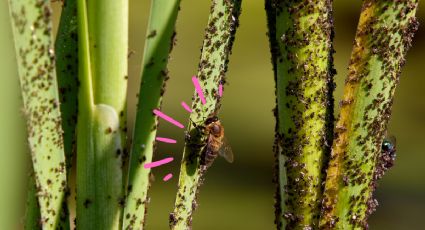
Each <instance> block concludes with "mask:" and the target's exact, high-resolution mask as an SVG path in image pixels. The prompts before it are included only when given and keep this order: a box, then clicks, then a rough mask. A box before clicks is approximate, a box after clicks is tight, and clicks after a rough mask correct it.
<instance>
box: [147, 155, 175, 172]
mask: <svg viewBox="0 0 425 230" xmlns="http://www.w3.org/2000/svg"><path fill="white" fill-rule="evenodd" d="M173 160H174V158H172V157H167V158H164V159H162V160H159V161H154V162H151V163H146V164H145V165H143V168H145V169H150V168H155V167H158V166H161V165H164V164H168V163H170V162H171V161H173Z"/></svg>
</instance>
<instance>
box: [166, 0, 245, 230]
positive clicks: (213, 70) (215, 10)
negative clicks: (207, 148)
mask: <svg viewBox="0 0 425 230" xmlns="http://www.w3.org/2000/svg"><path fill="white" fill-rule="evenodd" d="M240 6H241V1H240V0H231V1H228V0H218V1H216V0H213V1H212V6H211V12H210V16H209V19H208V26H207V28H206V34H205V38H204V42H203V47H202V53H201V60H200V64H199V70H198V75H197V77H198V79H199V82H200V85H201V87H202V89H203V93H204V96H205V99H206V104H204V105H203V104H202V102H201V100H200V98H199V96H197V95H196V93H195V96H194V98H195V99H194V101H193V103H192V111H193V112H192V113H191V114H190V122H189V126H188V127H187V132H188V134H189V136H190V137H189V138H188V139H187V140H186V143H185V148H184V150H183V159H182V162H181V168H180V176H179V182H178V191H177V195H176V201H175V206H174V211H173V212H172V213H171V214H170V227H171V229H190V228H191V225H192V213H193V212H194V211H195V209H196V206H197V203H196V196H197V193H198V188H199V186H200V185H201V183H202V179H201V177H202V176H203V175H201V174H202V173H201V170H200V168H201V165H200V156H201V152H202V149H203V148H202V147H200V146H201V145H203V144H205V141H206V138H207V136H206V134H205V133H202V132H200V131H199V127H203V126H204V123H205V120H206V118H208V117H209V116H211V115H215V114H217V113H218V110H219V107H220V97H219V96H218V86H219V84H220V83H224V82H225V73H226V71H227V65H228V61H229V56H230V52H231V49H232V45H233V40H234V36H235V32H236V28H237V25H238V18H239V14H240ZM193 122H195V124H194V123H193ZM195 125H196V126H197V127H198V128H196V127H195Z"/></svg>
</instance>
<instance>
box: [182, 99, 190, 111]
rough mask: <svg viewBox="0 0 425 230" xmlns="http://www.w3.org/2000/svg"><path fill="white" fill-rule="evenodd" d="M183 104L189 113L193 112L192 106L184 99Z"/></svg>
mask: <svg viewBox="0 0 425 230" xmlns="http://www.w3.org/2000/svg"><path fill="white" fill-rule="evenodd" d="M182 106H183V108H184V109H185V110H186V111H188V112H189V113H191V112H192V110H191V109H190V107H189V106H188V105H187V104H186V102H184V101H182Z"/></svg>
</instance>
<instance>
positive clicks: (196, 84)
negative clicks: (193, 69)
mask: <svg viewBox="0 0 425 230" xmlns="http://www.w3.org/2000/svg"><path fill="white" fill-rule="evenodd" d="M192 82H193V84H194V85H195V89H196V92H197V93H198V96H199V98H201V102H202V104H204V105H205V103H207V101H206V100H205V97H204V93H202V88H201V86H200V85H199V81H198V78H196V76H193V77H192Z"/></svg>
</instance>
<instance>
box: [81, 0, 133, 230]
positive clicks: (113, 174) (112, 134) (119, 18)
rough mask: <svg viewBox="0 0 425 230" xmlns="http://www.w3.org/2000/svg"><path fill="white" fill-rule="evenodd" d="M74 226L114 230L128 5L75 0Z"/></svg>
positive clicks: (122, 136) (119, 180)
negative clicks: (77, 63)
mask: <svg viewBox="0 0 425 230" xmlns="http://www.w3.org/2000/svg"><path fill="white" fill-rule="evenodd" d="M77 13H78V16H77V18H78V28H79V29H78V44H79V46H78V50H79V58H78V59H79V80H80V84H81V85H80V92H79V96H78V102H79V109H78V124H77V194H78V195H77V228H78V229H119V226H120V216H121V209H122V205H123V201H122V199H123V197H122V185H123V181H122V169H121V167H122V160H121V157H122V153H123V149H124V145H125V114H126V112H125V108H126V106H125V104H126V86H127V41H128V29H127V27H128V18H127V16H128V3H127V2H126V1H88V2H87V5H86V1H85V0H78V2H77Z"/></svg>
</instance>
